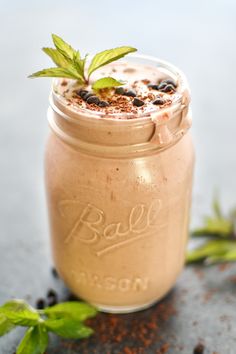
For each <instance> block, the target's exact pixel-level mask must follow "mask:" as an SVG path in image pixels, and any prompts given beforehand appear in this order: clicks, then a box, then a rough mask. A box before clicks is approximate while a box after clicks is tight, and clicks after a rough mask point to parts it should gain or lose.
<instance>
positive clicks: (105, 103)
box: [98, 101, 109, 107]
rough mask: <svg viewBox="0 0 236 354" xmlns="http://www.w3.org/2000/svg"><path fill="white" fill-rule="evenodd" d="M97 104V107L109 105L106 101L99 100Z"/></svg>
mask: <svg viewBox="0 0 236 354" xmlns="http://www.w3.org/2000/svg"><path fill="white" fill-rule="evenodd" d="M98 106H99V107H107V106H109V103H108V102H106V101H100V102H99V103H98Z"/></svg>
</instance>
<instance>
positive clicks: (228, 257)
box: [207, 242, 236, 264]
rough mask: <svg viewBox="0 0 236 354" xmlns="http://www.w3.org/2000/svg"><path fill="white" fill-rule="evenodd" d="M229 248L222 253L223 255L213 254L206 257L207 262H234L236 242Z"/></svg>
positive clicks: (235, 258) (235, 259)
mask: <svg viewBox="0 0 236 354" xmlns="http://www.w3.org/2000/svg"><path fill="white" fill-rule="evenodd" d="M230 247H231V249H230V250H229V251H228V252H226V253H224V254H223V255H214V256H210V257H208V258H207V263H208V264H212V263H217V262H235V261H236V242H234V244H233V245H231V246H230Z"/></svg>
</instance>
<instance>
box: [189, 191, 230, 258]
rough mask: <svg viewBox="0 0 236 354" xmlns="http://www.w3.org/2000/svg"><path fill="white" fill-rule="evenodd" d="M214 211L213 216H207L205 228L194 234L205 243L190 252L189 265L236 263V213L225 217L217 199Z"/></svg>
mask: <svg viewBox="0 0 236 354" xmlns="http://www.w3.org/2000/svg"><path fill="white" fill-rule="evenodd" d="M212 209H213V214H212V216H206V217H205V219H204V223H203V226H202V227H200V228H197V229H195V230H194V231H193V232H192V236H193V237H194V238H201V237H202V238H203V240H205V242H204V243H203V244H202V245H201V246H199V247H197V248H195V249H193V250H192V251H189V252H188V254H187V262H188V263H192V262H205V263H207V264H212V263H217V262H232V261H236V235H235V224H236V213H235V211H231V212H230V213H229V214H228V215H226V216H224V213H223V212H222V208H221V206H220V203H219V200H218V198H217V197H215V198H214V199H213V203H212Z"/></svg>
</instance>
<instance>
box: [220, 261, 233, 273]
mask: <svg viewBox="0 0 236 354" xmlns="http://www.w3.org/2000/svg"><path fill="white" fill-rule="evenodd" d="M230 267H232V264H230V263H221V264H219V265H218V270H219V271H220V272H224V271H225V270H228V269H229V268H230Z"/></svg>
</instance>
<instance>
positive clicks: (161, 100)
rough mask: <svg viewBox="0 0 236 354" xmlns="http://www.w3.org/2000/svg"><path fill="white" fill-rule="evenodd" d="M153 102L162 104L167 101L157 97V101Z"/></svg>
mask: <svg viewBox="0 0 236 354" xmlns="http://www.w3.org/2000/svg"><path fill="white" fill-rule="evenodd" d="M152 103H153V104H156V105H160V106H161V105H162V104H164V103H165V101H164V100H163V99H162V98H157V99H156V100H155V101H153V102H152Z"/></svg>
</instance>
